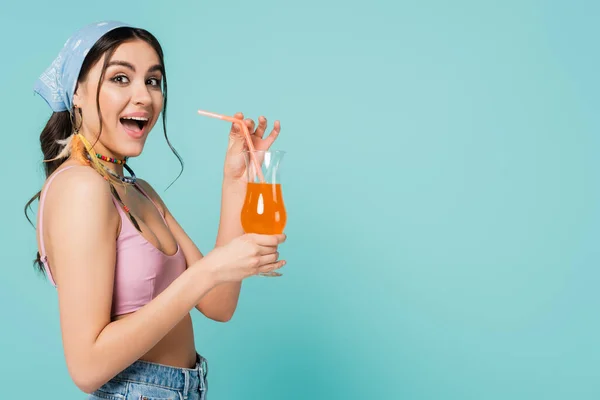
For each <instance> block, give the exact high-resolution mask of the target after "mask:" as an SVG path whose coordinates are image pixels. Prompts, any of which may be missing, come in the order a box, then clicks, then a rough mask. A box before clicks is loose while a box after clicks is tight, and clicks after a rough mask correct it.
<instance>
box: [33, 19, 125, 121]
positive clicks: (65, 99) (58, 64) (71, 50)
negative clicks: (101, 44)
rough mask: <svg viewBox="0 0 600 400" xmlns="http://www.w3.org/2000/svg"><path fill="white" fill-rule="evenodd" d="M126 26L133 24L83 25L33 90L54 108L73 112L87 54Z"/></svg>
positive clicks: (57, 110)
mask: <svg viewBox="0 0 600 400" xmlns="http://www.w3.org/2000/svg"><path fill="white" fill-rule="evenodd" d="M123 26H129V25H126V24H124V23H121V22H117V21H104V22H97V23H94V24H91V25H88V26H85V27H83V28H82V29H80V30H79V31H77V32H75V34H73V36H71V37H70V38H69V39H68V40H67V42H66V43H65V45H64V46H63V48H62V50H61V51H60V53H59V54H58V57H56V59H55V60H54V61H53V62H52V64H51V65H50V66H49V67H48V68H47V69H46V70H45V71H44V73H42V75H41V76H40V77H39V78H38V80H37V81H36V82H35V85H34V89H33V90H34V91H35V92H36V93H38V94H39V95H40V96H42V97H43V98H44V100H46V102H47V103H48V105H49V106H50V108H51V109H52V111H55V112H59V111H70V110H71V109H72V108H73V93H74V92H75V86H76V85H77V79H78V78H79V72H80V71H81V66H82V65H83V60H84V59H85V56H86V55H87V53H88V52H89V51H90V49H91V48H92V46H94V44H95V43H96V42H97V41H98V39H100V38H101V37H102V36H103V35H104V34H106V33H107V32H109V31H111V30H113V29H115V28H120V27H123Z"/></svg>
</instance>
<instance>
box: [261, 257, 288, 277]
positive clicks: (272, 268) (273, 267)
mask: <svg viewBox="0 0 600 400" xmlns="http://www.w3.org/2000/svg"><path fill="white" fill-rule="evenodd" d="M285 264H286V262H285V260H279V261H277V262H274V263H271V264H266V265H263V266H260V267H258V268H257V270H256V273H257V274H268V273H269V272H273V271H275V270H277V269H279V268H281V267H283V266H284V265H285Z"/></svg>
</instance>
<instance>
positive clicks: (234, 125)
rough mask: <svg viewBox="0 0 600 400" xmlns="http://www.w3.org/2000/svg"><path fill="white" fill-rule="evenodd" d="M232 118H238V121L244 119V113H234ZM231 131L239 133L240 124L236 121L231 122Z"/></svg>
mask: <svg viewBox="0 0 600 400" xmlns="http://www.w3.org/2000/svg"><path fill="white" fill-rule="evenodd" d="M233 118H235V119H239V120H240V121H241V120H243V119H244V114H243V113H241V112H237V113H235V115H234V116H233ZM231 132H234V133H239V132H240V126H239V124H238V123H236V122H232V123H231Z"/></svg>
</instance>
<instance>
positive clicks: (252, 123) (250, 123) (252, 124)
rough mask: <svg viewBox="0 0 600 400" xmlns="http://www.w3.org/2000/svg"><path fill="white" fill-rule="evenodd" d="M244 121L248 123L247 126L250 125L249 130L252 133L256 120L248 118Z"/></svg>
mask: <svg viewBox="0 0 600 400" xmlns="http://www.w3.org/2000/svg"><path fill="white" fill-rule="evenodd" d="M244 123H245V124H246V127H248V132H249V133H250V134H251V135H252V133H253V132H254V121H253V120H252V119H251V118H246V119H245V120H244Z"/></svg>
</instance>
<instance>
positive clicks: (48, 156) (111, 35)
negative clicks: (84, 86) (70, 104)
mask: <svg viewBox="0 0 600 400" xmlns="http://www.w3.org/2000/svg"><path fill="white" fill-rule="evenodd" d="M136 39H139V40H143V41H145V42H147V43H148V44H150V46H152V48H153V49H154V50H155V51H156V53H157V54H158V57H159V59H160V63H161V65H162V67H163V71H162V73H163V80H162V82H163V88H162V89H163V97H164V101H163V110H162V113H163V114H162V121H163V130H164V134H165V139H166V140H167V144H168V145H169V147H170V149H171V151H172V152H173V153H174V154H175V156H176V157H177V159H178V160H179V163H180V164H181V171H180V172H179V175H178V176H177V178H179V176H181V173H182V172H183V160H182V158H181V156H180V155H179V153H178V152H177V150H175V148H174V147H173V146H172V144H171V141H170V140H169V137H168V136H167V122H166V121H167V115H166V113H167V75H166V72H165V67H164V65H165V62H164V54H163V50H162V47H161V45H160V43H159V42H158V40H157V39H156V38H155V37H154V35H152V34H151V33H150V32H148V31H146V30H144V29H140V28H130V27H121V28H116V29H113V30H111V31H109V32H107V33H106V34H105V35H104V36H102V37H101V38H100V39H99V40H98V41H97V42H96V43H95V44H94V46H92V48H91V49H90V51H89V53H88V54H87V56H86V57H85V59H84V61H83V64H82V66H81V71H80V73H79V77H78V79H77V82H78V84H79V83H81V82H84V81H85V79H86V78H87V75H88V74H89V72H90V70H91V69H92V67H93V66H94V65H95V64H96V63H97V62H98V61H99V60H100V58H101V57H102V56H103V55H106V57H105V59H104V65H103V67H102V73H101V75H100V79H99V82H98V92H97V93H96V107H97V109H98V115H99V116H100V133H101V132H102V113H101V110H100V88H101V85H102V81H103V80H104V74H105V72H106V68H107V66H108V63H109V62H110V59H111V57H112V55H113V54H114V52H115V51H116V49H117V47H119V45H121V44H123V43H125V42H128V41H132V40H136ZM73 115H74V114H73V113H72V112H70V111H60V112H53V113H52V115H51V116H50V119H49V120H48V122H47V123H46V126H45V127H44V129H42V133H41V134H40V146H41V149H42V153H43V156H44V160H51V161H44V162H43V164H44V170H45V173H46V178H48V177H49V176H50V175H52V173H53V172H54V171H56V170H57V169H58V167H60V166H61V165H62V164H63V163H64V162H65V161H66V160H67V159H66V158H61V159H55V158H56V156H57V155H58V154H59V152H60V150H61V145H60V144H58V143H57V140H63V139H66V138H68V137H69V136H70V135H71V134H72V133H73V129H74V126H73V123H74V122H73ZM100 133H99V134H98V137H99V136H100ZM96 140H98V138H97V139H96ZM177 178H176V179H175V180H177ZM40 194H41V191H38V192H37V193H36V194H35V195H34V196H33V197H32V198H31V199H29V201H28V202H27V203H26V204H25V209H24V212H25V217H26V218H27V220H28V221H29V223H30V224H31V225H32V226H34V224H33V222H32V221H31V219H30V218H29V214H28V211H31V204H32V203H33V202H34V201H35V200H39V198H40ZM34 227H35V226H34ZM33 262H34V266H35V267H36V268H37V269H38V270H39V271H41V272H44V268H43V264H42V262H41V259H40V253H39V251H38V252H37V255H36V258H35V260H34V261H33Z"/></svg>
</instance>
